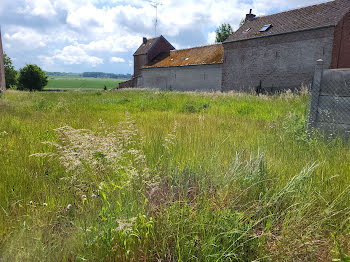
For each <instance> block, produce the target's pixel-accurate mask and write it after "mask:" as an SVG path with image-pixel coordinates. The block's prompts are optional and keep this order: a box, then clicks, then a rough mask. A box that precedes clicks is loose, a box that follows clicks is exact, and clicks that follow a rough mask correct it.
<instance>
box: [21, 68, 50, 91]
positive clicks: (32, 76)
mask: <svg viewBox="0 0 350 262" xmlns="http://www.w3.org/2000/svg"><path fill="white" fill-rule="evenodd" d="M47 83H48V80H47V76H46V75H45V73H44V71H43V70H41V68H40V67H39V66H37V65H26V66H25V67H23V68H22V69H20V70H19V77H18V85H19V89H20V90H29V91H33V90H38V91H41V90H43V88H44V86H46V85H47Z"/></svg>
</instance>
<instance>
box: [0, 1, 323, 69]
mask: <svg viewBox="0 0 350 262" xmlns="http://www.w3.org/2000/svg"><path fill="white" fill-rule="evenodd" d="M157 1H158V3H160V4H161V5H159V7H158V27H157V32H156V34H157V35H163V36H164V37H165V38H166V39H167V40H168V41H169V42H170V43H171V44H172V45H173V46H174V47H175V48H176V49H182V48H188V47H193V46H200V45H207V44H212V43H214V42H215V30H216V28H217V27H219V26H220V25H221V24H222V23H230V24H231V25H232V27H233V29H234V30H236V29H237V28H238V25H239V23H240V21H241V19H242V18H244V17H245V14H246V13H247V12H249V9H253V13H254V14H256V15H258V16H260V15H267V14H271V13H276V12H280V11H285V10H289V9H294V8H298V7H303V6H307V5H311V4H317V3H321V2H326V0H157ZM155 14H156V11H155V8H154V7H153V6H152V4H151V3H150V2H149V1H147V0H129V1H125V0H0V26H1V30H2V38H3V46H4V51H5V53H7V54H8V56H9V57H10V58H11V59H12V61H13V64H14V66H15V68H16V69H19V68H21V67H23V66H25V65H26V64H37V65H39V66H40V67H41V68H42V69H43V70H46V71H55V72H75V73H81V72H91V71H93V72H108V73H121V74H126V73H131V74H132V73H133V53H134V52H135V51H136V49H137V48H138V47H139V46H140V45H141V43H142V37H143V36H145V37H148V38H151V37H154V36H155V29H154V24H155Z"/></svg>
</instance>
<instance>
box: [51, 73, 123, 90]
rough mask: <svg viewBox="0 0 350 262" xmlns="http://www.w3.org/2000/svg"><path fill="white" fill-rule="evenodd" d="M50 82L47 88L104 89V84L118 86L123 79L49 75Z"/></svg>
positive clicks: (111, 86) (109, 86)
mask: <svg viewBox="0 0 350 262" xmlns="http://www.w3.org/2000/svg"><path fill="white" fill-rule="evenodd" d="M48 79H49V83H48V85H47V86H46V87H45V90H52V89H53V90H72V89H78V90H103V88H104V85H106V87H107V89H112V88H114V87H117V86H118V84H119V83H120V82H123V81H125V80H123V79H111V78H89V77H57V76H49V77H48Z"/></svg>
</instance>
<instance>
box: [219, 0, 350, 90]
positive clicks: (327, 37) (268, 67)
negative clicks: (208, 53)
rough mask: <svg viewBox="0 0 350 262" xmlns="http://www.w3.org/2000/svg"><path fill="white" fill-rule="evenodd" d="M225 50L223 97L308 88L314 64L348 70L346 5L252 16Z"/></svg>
mask: <svg viewBox="0 0 350 262" xmlns="http://www.w3.org/2000/svg"><path fill="white" fill-rule="evenodd" d="M223 45H224V63H223V69H222V72H223V76H222V79H223V82H222V90H223V91H229V90H235V91H244V92H251V91H256V90H259V89H260V90H265V91H267V92H276V91H281V90H285V89H291V90H294V89H296V88H299V87H300V86H301V85H303V84H305V85H309V84H310V83H311V81H312V77H313V74H314V69H315V65H316V61H317V60H318V59H323V61H324V65H325V67H326V68H350V0H335V1H330V2H326V3H323V4H318V5H312V6H308V7H304V8H299V9H294V10H289V11H286V12H281V13H277V14H272V15H267V16H261V17H256V16H255V15H254V14H252V13H251V12H250V13H249V14H247V15H246V19H245V23H244V24H243V26H241V27H240V28H239V29H238V30H237V31H236V32H235V33H234V34H233V35H231V36H230V37H229V39H228V40H227V41H226V42H224V44H223Z"/></svg>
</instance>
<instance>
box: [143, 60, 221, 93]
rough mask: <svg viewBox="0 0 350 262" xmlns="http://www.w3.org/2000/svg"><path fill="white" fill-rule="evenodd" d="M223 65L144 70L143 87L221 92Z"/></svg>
mask: <svg viewBox="0 0 350 262" xmlns="http://www.w3.org/2000/svg"><path fill="white" fill-rule="evenodd" d="M221 77H222V64H214V65H196V66H184V67H162V68H155V67H154V68H144V69H142V79H141V80H140V81H142V87H144V88H159V89H162V90H166V89H167V90H170V89H171V90H178V91H217V90H219V91H221V82H222V79H221Z"/></svg>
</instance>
